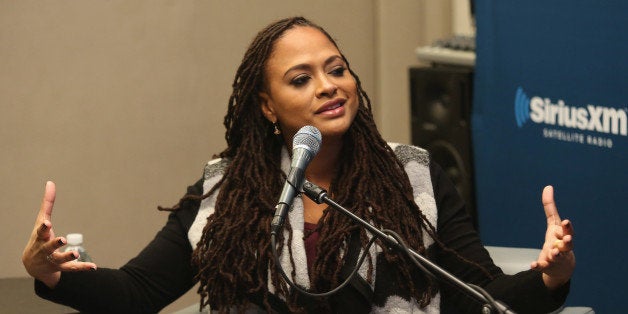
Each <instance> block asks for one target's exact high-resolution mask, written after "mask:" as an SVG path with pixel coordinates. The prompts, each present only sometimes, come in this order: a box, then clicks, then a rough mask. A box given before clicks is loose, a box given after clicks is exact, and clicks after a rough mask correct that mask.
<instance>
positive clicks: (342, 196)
mask: <svg viewBox="0 0 628 314" xmlns="http://www.w3.org/2000/svg"><path fill="white" fill-rule="evenodd" d="M294 27H312V28H315V29H318V30H319V31H321V32H322V33H323V34H324V35H325V36H327V38H328V39H329V40H330V42H332V43H333V44H334V45H335V46H336V48H338V46H337V44H336V42H335V41H334V40H333V38H332V37H331V36H330V35H329V34H328V33H327V32H326V31H325V30H324V29H323V28H321V27H320V26H317V25H316V24H313V23H312V22H310V21H308V20H307V19H305V18H302V17H293V18H288V19H283V20H280V21H277V22H275V23H273V24H271V25H269V26H267V27H266V28H265V29H263V30H262V31H260V32H259V33H258V34H257V36H256V37H255V38H254V40H253V42H252V43H251V45H250V46H249V48H248V50H247V51H246V53H245V55H244V58H243V60H242V63H241V65H240V67H239V68H238V71H237V73H236V76H235V79H234V81H233V85H232V87H233V93H232V94H231V97H230V98H229V106H228V110H227V115H226V116H225V118H224V125H225V127H226V135H225V138H226V141H227V148H226V149H225V150H224V151H222V152H221V153H220V154H219V157H222V158H226V159H228V160H230V163H229V166H228V167H227V168H226V169H225V173H224V175H223V177H222V179H221V180H220V181H219V182H218V183H217V184H216V185H215V186H214V187H213V188H212V189H211V190H210V191H208V192H207V193H206V194H205V195H203V197H202V198H206V197H208V196H209V195H211V194H213V193H215V192H216V191H218V195H217V199H216V204H215V212H214V214H213V215H211V216H209V217H208V219H207V224H206V226H205V228H204V230H203V235H202V237H201V240H200V241H199V243H198V245H197V247H196V249H195V250H194V252H193V255H192V262H193V263H194V264H195V265H196V266H197V267H198V269H199V270H198V275H197V278H198V279H199V281H200V287H199V294H200V295H201V307H203V306H205V305H208V304H209V305H210V306H211V308H212V309H214V310H219V311H221V312H228V311H229V309H230V308H232V307H236V308H242V307H243V306H245V304H246V303H247V296H248V295H250V294H253V293H258V294H261V295H262V296H263V300H264V306H265V307H266V310H267V311H269V312H270V310H271V307H270V303H269V301H268V300H269V298H268V297H269V293H270V292H269V291H268V286H267V283H268V281H270V282H271V283H272V284H273V286H274V287H275V288H276V291H275V293H276V294H278V295H283V296H284V297H285V298H286V300H287V303H288V306H289V308H290V309H291V310H292V311H299V310H300V308H299V306H298V305H297V303H296V296H295V295H294V293H291V292H290V291H289V286H288V285H287V284H286V283H285V282H284V280H283V278H281V276H280V275H279V274H278V272H277V271H275V269H276V265H275V261H274V258H273V257H272V251H271V247H270V245H271V244H270V225H271V220H272V218H273V214H274V205H275V202H276V197H275V196H276V195H279V193H280V191H281V188H282V185H283V182H284V181H285V178H286V175H285V174H284V173H283V172H282V171H281V168H280V163H281V162H280V158H281V157H280V156H281V149H282V147H283V146H284V145H285V144H284V142H283V138H282V137H281V136H276V135H274V134H273V129H272V124H270V123H269V122H268V121H267V120H266V119H265V118H264V116H263V114H262V111H261V108H260V100H259V98H258V95H259V93H260V92H261V91H263V89H264V86H265V85H264V84H265V82H264V74H265V72H264V70H265V66H266V62H267V61H268V59H269V56H270V55H271V53H272V51H273V45H274V43H275V42H276V41H277V39H279V38H281V37H282V35H283V34H284V33H285V32H286V31H287V30H289V29H292V28H294ZM338 50H340V49H338ZM341 56H342V58H343V59H344V61H345V62H346V64H347V68H348V70H349V73H350V74H351V75H352V76H353V78H354V79H355V82H356V86H357V91H358V101H359V109H358V113H357V115H356V117H355V120H354V122H353V124H352V126H351V127H350V128H349V130H348V131H347V133H346V134H345V140H344V146H343V152H342V156H360V157H359V158H343V159H341V160H340V164H339V166H338V172H337V174H336V177H335V178H334V179H333V180H332V182H331V185H330V187H329V190H330V191H329V193H330V195H332V196H333V197H334V199H335V200H336V201H337V202H338V203H340V204H343V205H344V206H345V207H346V208H348V209H349V210H350V211H352V212H353V213H355V214H356V215H358V216H360V217H362V218H363V219H365V220H367V221H373V222H374V223H375V224H376V225H378V226H379V227H381V228H386V229H391V230H394V231H396V232H397V233H398V234H400V235H401V236H402V238H404V239H406V240H407V244H408V245H409V246H410V247H411V248H412V249H414V250H416V251H417V252H419V253H420V254H426V247H425V245H424V243H423V240H422V239H423V236H422V235H423V232H427V233H428V234H429V235H430V236H431V237H432V238H433V239H434V240H435V241H436V243H438V244H439V245H440V246H441V247H443V248H444V249H447V248H446V247H445V246H444V245H443V244H442V243H441V242H440V241H439V240H438V239H437V237H436V230H435V227H434V226H433V225H431V224H430V222H429V221H428V220H427V218H426V217H425V216H424V215H423V213H422V212H421V210H420V209H419V208H418V206H417V205H416V203H415V202H414V200H413V196H412V187H411V185H410V182H409V179H408V177H407V175H406V173H405V171H404V170H403V165H402V164H401V163H400V161H398V159H397V158H396V157H395V154H394V152H393V151H392V150H391V148H390V147H389V146H388V145H387V143H386V141H384V139H383V138H382V137H381V135H380V134H379V132H378V131H377V128H376V126H375V123H374V119H373V115H372V111H371V102H370V99H369V97H368V96H367V94H366V93H365V92H364V90H363V89H362V85H361V83H360V80H359V78H358V76H357V75H356V74H355V73H354V72H353V71H352V70H351V68H350V67H349V62H347V60H346V58H345V57H344V55H342V54H341ZM354 195H366V196H368V197H361V198H355V197H353V196H354ZM184 199H185V198H184ZM184 199H182V201H183V200H184ZM177 207H178V206H175V207H174V208H175V209H176V208H177ZM401 217H403V219H401ZM321 221H325V223H324V224H321V225H320V226H319V232H320V237H319V241H318V244H317V251H318V252H319V254H318V256H317V257H316V260H315V262H314V265H313V272H312V274H310V278H311V286H312V288H311V289H312V290H313V291H318V292H322V291H327V290H329V289H330V288H333V287H335V286H336V285H337V284H338V283H339V282H340V281H341V280H342V278H341V277H340V269H341V266H342V256H341V253H340V252H341V251H344V252H346V251H347V247H346V246H347V243H348V241H347V239H348V237H349V236H350V235H351V234H352V233H353V231H355V230H358V229H360V228H359V227H358V226H356V224H355V223H353V222H352V221H351V220H350V219H349V218H347V217H345V216H344V215H341V214H336V213H334V212H332V211H325V213H324V215H323V218H322V219H321ZM285 228H286V229H287V230H288V231H292V227H291V225H290V222H289V221H286V224H285ZM288 234H291V232H288ZM283 240H284V239H283V235H282V234H280V235H279V239H278V243H279V246H280V247H279V248H278V251H279V252H281V247H283V242H284V241H283ZM293 240H297V241H300V240H301V239H292V238H288V242H290V241H293ZM360 240H361V241H360V242H361V244H362V247H363V248H364V247H365V246H366V243H367V242H368V237H367V235H366V233H365V232H364V231H363V230H361V231H360ZM338 243H344V244H343V245H344V247H343V248H342V250H340V249H339V248H338ZM447 250H449V249H447ZM449 251H450V250H449ZM291 253H292V252H290V254H291ZM456 255H457V254H456ZM384 256H385V258H386V260H387V261H388V262H392V263H394V264H395V265H398V269H399V271H398V272H397V273H398V276H399V278H396V279H397V282H398V283H399V284H400V285H401V288H402V289H404V290H406V291H410V293H411V295H412V296H413V297H414V298H415V299H416V300H417V301H418V302H419V304H420V305H421V306H422V307H423V306H426V305H428V304H429V302H430V300H431V297H432V296H433V295H434V294H435V293H436V291H437V287H436V283H435V282H433V281H432V280H431V279H430V278H427V277H424V276H423V275H421V274H420V273H418V272H416V271H414V269H415V267H414V266H413V265H411V264H410V262H409V261H408V260H406V258H405V257H403V256H401V254H397V253H396V252H392V251H389V250H387V249H384ZM457 256H458V257H459V258H461V259H463V260H464V258H462V257H460V256H459V255H457ZM290 261H291V263H292V264H293V266H294V260H293V259H292V256H290ZM367 261H368V277H369V278H368V280H372V279H371V278H372V271H373V258H372V257H371V256H369V259H367ZM465 261H466V260H465ZM467 262H469V263H472V264H475V265H476V266H478V267H480V268H481V266H479V265H477V264H476V263H473V262H470V261H467ZM269 269H270V272H269ZM293 269H294V267H293ZM483 271H484V270H483ZM485 273H486V274H487V275H488V273H487V272H486V271H485ZM290 275H291V276H292V277H293V278H292V279H293V280H294V275H295V274H294V272H293V273H292V274H289V276H290ZM489 276H490V275H489ZM418 282H422V283H421V286H418V284H417V283H418Z"/></svg>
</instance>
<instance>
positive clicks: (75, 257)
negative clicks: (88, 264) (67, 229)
mask: <svg viewBox="0 0 628 314" xmlns="http://www.w3.org/2000/svg"><path fill="white" fill-rule="evenodd" d="M72 256H73V257H74V259H77V258H79V256H80V255H79V254H78V252H72Z"/></svg>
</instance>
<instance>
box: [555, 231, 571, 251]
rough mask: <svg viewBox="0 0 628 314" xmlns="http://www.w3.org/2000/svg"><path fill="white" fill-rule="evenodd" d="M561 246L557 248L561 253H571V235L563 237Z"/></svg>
mask: <svg viewBox="0 0 628 314" xmlns="http://www.w3.org/2000/svg"><path fill="white" fill-rule="evenodd" d="M562 242H563V246H562V247H558V249H559V250H560V251H561V252H569V251H573V237H572V236H571V235H566V236H565V237H563V240H562Z"/></svg>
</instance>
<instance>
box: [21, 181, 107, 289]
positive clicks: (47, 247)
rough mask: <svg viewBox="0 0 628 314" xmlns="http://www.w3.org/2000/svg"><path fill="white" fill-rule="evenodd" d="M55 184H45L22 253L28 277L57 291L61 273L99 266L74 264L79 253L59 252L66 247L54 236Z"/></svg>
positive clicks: (62, 239) (63, 241) (76, 262)
mask: <svg viewBox="0 0 628 314" xmlns="http://www.w3.org/2000/svg"><path fill="white" fill-rule="evenodd" d="M55 196H56V192H55V184H54V183H53V182H51V181H48V182H46V191H45V192H44V199H43V200H42V202H41V208H40V209H39V214H38V215H37V220H35V227H34V228H33V232H31V237H30V239H29V240H28V243H27V244H26V247H25V248H24V252H23V253H22V263H23V264H24V268H26V271H27V272H28V274H29V275H31V276H33V277H34V278H36V279H38V280H40V281H42V282H43V283H44V284H46V286H48V287H49V288H51V289H52V288H54V287H55V286H56V285H57V283H59V279H60V278H61V271H82V270H95V269H96V264H94V263H85V262H78V261H75V259H76V258H78V253H77V252H74V251H70V252H60V251H59V250H58V249H59V248H60V247H62V246H63V245H65V243H66V240H65V239H64V238H63V237H55V234H54V231H53V230H52V221H51V218H52V207H53V206H54V202H55Z"/></svg>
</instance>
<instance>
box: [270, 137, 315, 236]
mask: <svg viewBox="0 0 628 314" xmlns="http://www.w3.org/2000/svg"><path fill="white" fill-rule="evenodd" d="M322 140H323V139H322V136H321V132H320V131H319V130H318V129H317V128H315V127H313V126H311V125H306V126H304V127H302V128H301V129H299V131H298V132H297V134H295V135H294V137H293V138H292V164H291V165H290V172H289V173H288V177H287V178H286V183H284V185H283V190H282V191H281V195H280V196H279V201H278V202H277V206H275V216H274V217H273V221H272V222H271V232H270V233H271V235H272V234H275V235H276V234H277V233H278V232H279V230H280V229H281V226H282V225H283V221H284V220H285V219H286V215H287V214H288V211H289V210H290V206H291V205H292V200H293V199H294V197H295V196H296V195H297V194H298V193H299V192H300V190H301V186H302V185H303V180H304V177H305V168H307V165H308V164H309V163H310V161H312V158H313V157H314V156H315V155H316V153H318V150H319V149H320V148H321V141H322Z"/></svg>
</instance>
